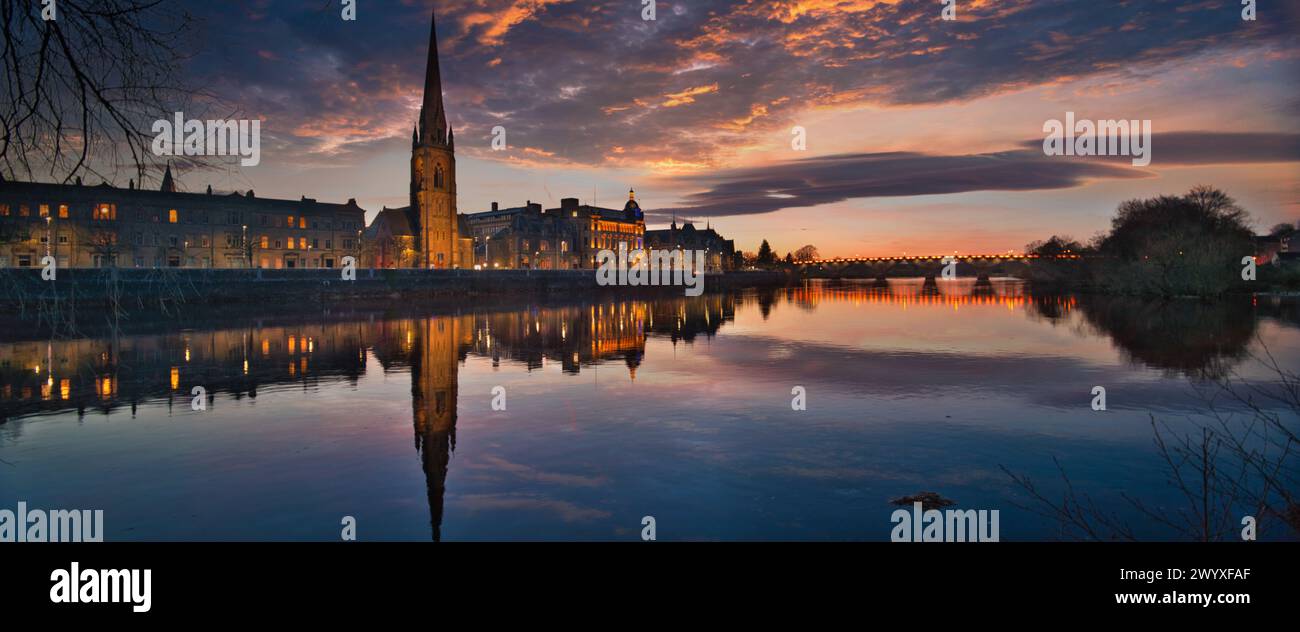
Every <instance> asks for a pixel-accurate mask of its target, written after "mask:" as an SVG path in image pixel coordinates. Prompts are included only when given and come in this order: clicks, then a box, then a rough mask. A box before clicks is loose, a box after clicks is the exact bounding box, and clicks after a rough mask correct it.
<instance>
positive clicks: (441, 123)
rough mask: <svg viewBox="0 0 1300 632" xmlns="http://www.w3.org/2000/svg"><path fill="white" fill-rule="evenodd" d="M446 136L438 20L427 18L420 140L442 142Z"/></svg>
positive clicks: (428, 142)
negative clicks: (439, 57) (427, 51)
mask: <svg viewBox="0 0 1300 632" xmlns="http://www.w3.org/2000/svg"><path fill="white" fill-rule="evenodd" d="M446 137H447V112H446V111H445V110H444V109H443V106H442V74H441V72H439V70H438V22H437V19H436V17H435V16H433V15H432V14H431V15H430V18H429V60H428V62H426V65H425V69H424V104H423V105H421V106H420V140H421V141H422V142H423V143H425V144H435V143H437V144H443V143H445V142H446Z"/></svg>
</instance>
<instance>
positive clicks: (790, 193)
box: [659, 149, 1149, 217]
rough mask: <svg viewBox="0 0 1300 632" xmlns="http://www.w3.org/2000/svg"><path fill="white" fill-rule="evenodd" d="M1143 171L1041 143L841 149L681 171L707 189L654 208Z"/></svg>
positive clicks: (1034, 186) (707, 207)
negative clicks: (938, 149)
mask: <svg viewBox="0 0 1300 632" xmlns="http://www.w3.org/2000/svg"><path fill="white" fill-rule="evenodd" d="M1148 175H1149V174H1147V173H1145V172H1142V171H1139V170H1137V169H1129V168H1125V167H1120V166H1116V165H1107V164H1102V163H1099V162H1085V161H1082V160H1072V159H1065V158H1048V157H1046V156H1044V155H1043V153H1042V150H1041V149H1039V150H1038V151H1036V152H1035V151H1029V150H1026V151H1006V152H998V153H991V154H975V155H969V156H933V155H926V154H917V153H905V152H891V153H876V154H840V155H835V156H822V157H816V158H809V159H806V160H798V161H791V162H783V163H777V164H773V165H768V166H763V167H755V168H749V169H734V170H729V171H723V172H720V173H715V174H710V175H706V176H693V177H686V178H680V179H679V181H680V182H682V183H683V184H685V185H688V186H689V185H695V186H705V187H707V189H706V190H705V191H703V192H700V193H694V194H691V195H688V196H686V198H685V201H686V203H687V204H688V206H686V207H683V208H678V209H661V210H660V211H659V213H660V214H663V213H672V212H678V213H691V214H698V215H708V216H713V217H716V216H720V215H749V214H753V213H769V212H772V211H778V210H781V209H784V208H800V207H806V206H816V205H818V204H827V203H831V202H842V201H844V200H848V199H852V198H869V197H895V196H911V195H938V194H945V193H963V192H967V191H1032V190H1039V189H1063V188H1068V187H1073V186H1078V185H1079V184H1081V183H1082V182H1083V181H1084V180H1085V179H1088V178H1141V177H1146V176H1148Z"/></svg>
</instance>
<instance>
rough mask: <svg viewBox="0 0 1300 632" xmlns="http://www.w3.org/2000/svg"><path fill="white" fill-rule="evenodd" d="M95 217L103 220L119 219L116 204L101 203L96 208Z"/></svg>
mask: <svg viewBox="0 0 1300 632" xmlns="http://www.w3.org/2000/svg"><path fill="white" fill-rule="evenodd" d="M94 217H95V219H97V220H101V221H112V220H116V219H117V205H116V204H100V205H99V206H98V207H96V208H95V215H94Z"/></svg>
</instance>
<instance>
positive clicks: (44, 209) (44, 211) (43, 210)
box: [41, 204, 50, 217]
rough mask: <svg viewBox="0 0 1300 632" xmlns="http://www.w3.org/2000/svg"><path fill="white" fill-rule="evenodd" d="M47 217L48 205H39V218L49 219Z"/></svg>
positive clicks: (48, 214) (48, 212) (48, 213)
mask: <svg viewBox="0 0 1300 632" xmlns="http://www.w3.org/2000/svg"><path fill="white" fill-rule="evenodd" d="M49 216H50V205H49V204H42V205H41V217H49Z"/></svg>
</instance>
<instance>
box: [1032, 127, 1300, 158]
mask: <svg viewBox="0 0 1300 632" xmlns="http://www.w3.org/2000/svg"><path fill="white" fill-rule="evenodd" d="M1151 145H1152V148H1151V165H1152V166H1165V165H1169V166H1184V165H1230V164H1250V163H1268V162H1300V134H1285V133H1271V132H1168V133H1165V134H1160V133H1156V134H1153V135H1152V139H1151ZM1023 146H1024V147H1026V148H1029V149H1037V148H1041V147H1042V146H1043V141H1041V140H1029V141H1025V142H1024V143H1023ZM1105 160H1108V161H1115V162H1121V161H1122V162H1128V161H1129V159H1128V158H1126V157H1123V156H1110V157H1107V158H1105Z"/></svg>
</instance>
